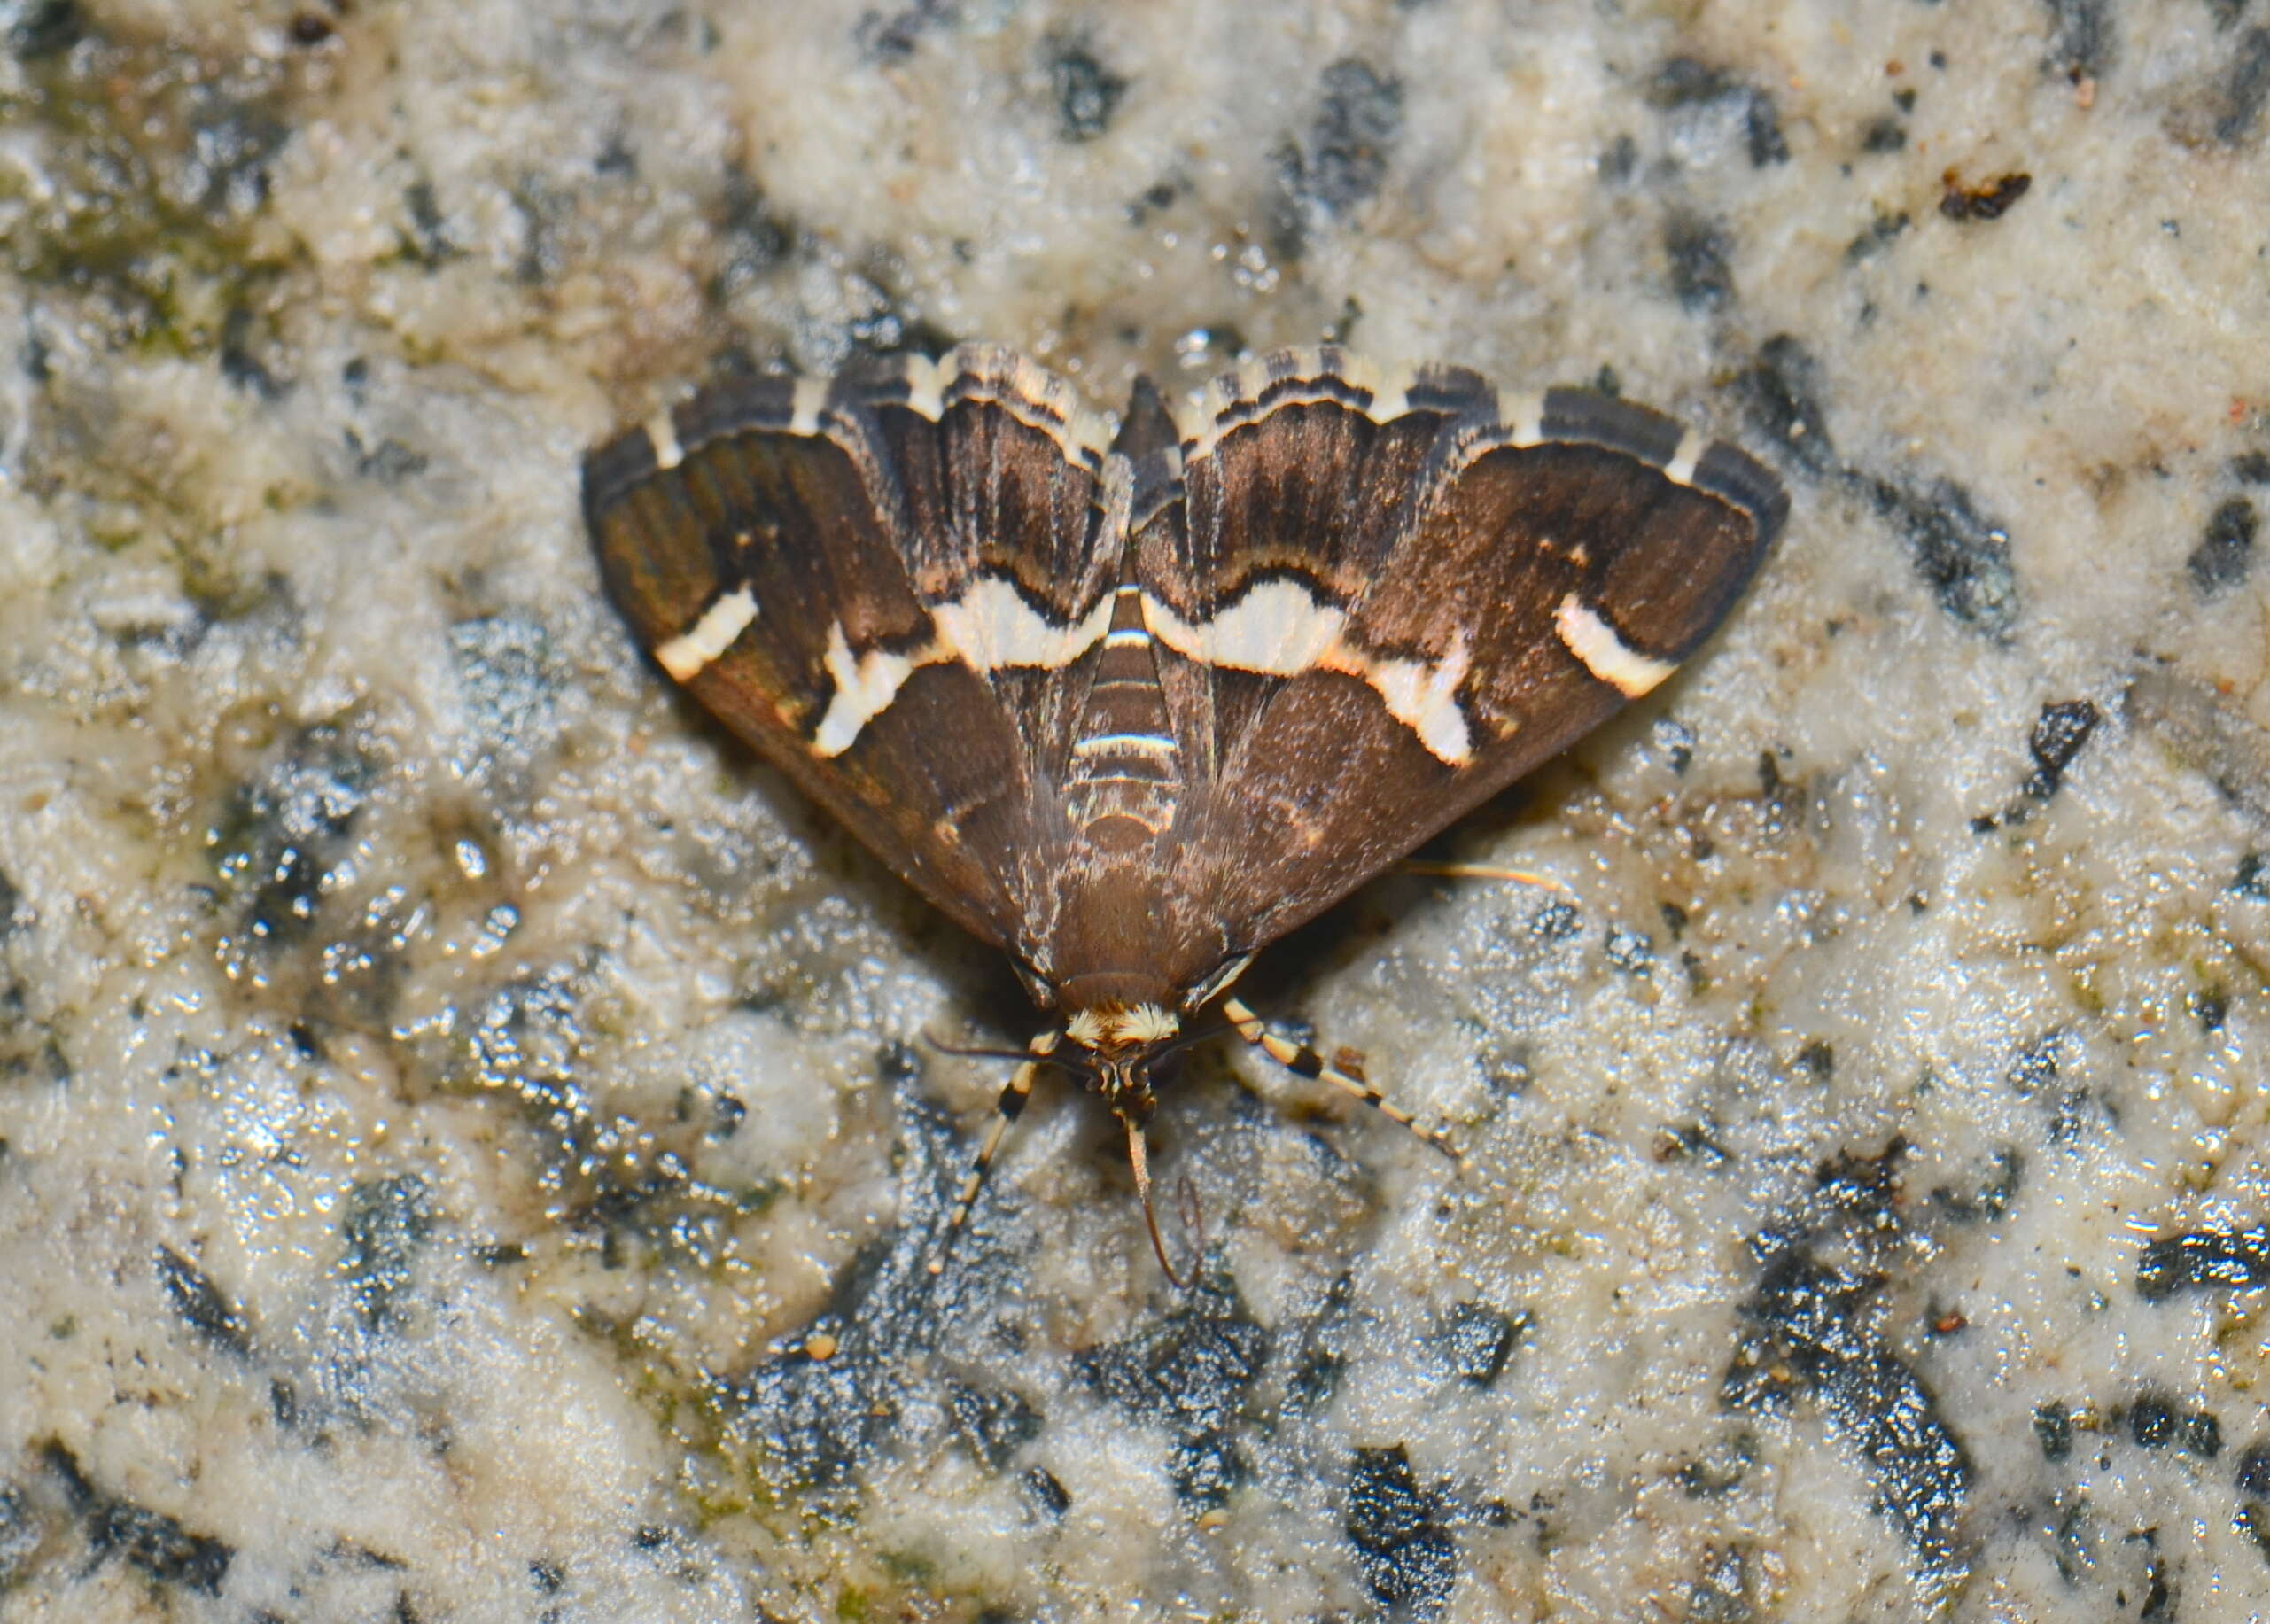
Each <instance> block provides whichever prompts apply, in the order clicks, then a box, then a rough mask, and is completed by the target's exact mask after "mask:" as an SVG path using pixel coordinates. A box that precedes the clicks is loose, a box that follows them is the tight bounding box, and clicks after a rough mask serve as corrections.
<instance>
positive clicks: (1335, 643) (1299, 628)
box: [1143, 579, 1473, 767]
mask: <svg viewBox="0 0 2270 1624" xmlns="http://www.w3.org/2000/svg"><path fill="white" fill-rule="evenodd" d="M1143 617H1144V619H1145V620H1146V621H1147V623H1148V624H1149V626H1150V628H1151V633H1152V635H1153V636H1154V637H1156V638H1157V639H1158V640H1159V641H1161V642H1162V643H1164V644H1166V646H1167V647H1168V648H1170V649H1173V650H1174V651H1175V652H1176V653H1177V654H1179V655H1181V656H1183V657H1185V658H1186V659H1193V660H1196V661H1198V662H1199V663H1200V664H1206V665H1219V666H1225V667H1227V668H1228V669H1230V670H1232V671H1251V672H1260V673H1261V674H1262V675H1263V676H1270V677H1295V676H1298V675H1300V674H1301V673H1302V672H1307V671H1333V672H1340V673H1341V674H1342V675H1343V676H1349V677H1355V678H1357V679H1359V680H1362V681H1364V682H1367V683H1369V684H1371V686H1372V688H1373V689H1374V690H1376V691H1377V692H1378V694H1379V695H1380V700H1381V701H1382V702H1383V703H1385V704H1386V705H1387V707H1388V715H1390V716H1392V717H1394V718H1395V720H1397V721H1399V722H1401V723H1402V724H1403V726H1404V727H1408V728H1410V729H1411V731H1412V732H1413V733H1415V734H1418V735H1419V742H1420V743H1421V744H1423V745H1425V746H1426V747H1427V751H1428V752H1429V753H1430V754H1432V755H1433V756H1434V758H1436V759H1438V760H1440V761H1443V762H1447V763H1448V764H1449V765H1451V766H1454V767H1456V766H1464V765H1465V764H1466V763H1467V762H1469V761H1471V760H1472V759H1473V734H1471V732H1469V730H1468V729H1467V727H1466V719H1465V712H1464V711H1462V710H1460V709H1459V707H1458V685H1459V684H1460V683H1462V682H1464V681H1465V678H1466V670H1467V657H1466V649H1465V643H1464V642H1463V641H1461V642H1460V643H1458V645H1457V646H1455V647H1454V648H1452V649H1451V650H1450V653H1449V654H1448V655H1446V656H1445V657H1443V658H1442V660H1441V661H1439V662H1434V663H1430V662H1427V661H1424V660H1399V659H1388V658H1384V657H1380V656H1376V655H1372V654H1368V653H1366V652H1365V651H1364V649H1359V648H1357V646H1356V645H1354V644H1353V643H1350V642H1349V641H1347V639H1346V637H1345V636H1344V635H1343V633H1344V632H1345V631H1346V629H1347V626H1348V615H1347V612H1346V611H1345V610H1340V609H1336V608H1334V607H1333V606H1332V605H1330V604H1325V603H1319V602H1317V601H1316V599H1315V598H1313V597H1311V596H1310V594H1309V593H1308V591H1307V589H1306V588H1304V587H1302V586H1300V585H1299V584H1298V583H1297V582H1294V581H1289V580H1284V579H1271V580H1265V581H1262V582H1260V583H1258V584H1257V585H1255V587H1253V589H1252V590H1251V591H1249V592H1248V593H1247V594H1245V596H1243V597H1241V598H1240V599H1239V600H1238V601H1237V602H1234V603H1232V604H1231V605H1230V606H1229V607H1228V608H1227V609H1225V610H1223V611H1222V612H1221V613H1220V614H1218V615H1217V616H1215V617H1214V618H1212V619H1211V620H1205V621H1197V622H1193V621H1187V620H1185V619H1183V618H1181V617H1180V616H1178V615H1177V614H1176V613H1175V612H1174V610H1170V609H1169V608H1168V607H1167V606H1166V605H1165V604H1163V603H1161V602H1158V601H1156V600H1155V599H1154V598H1152V597H1150V596H1148V595H1146V596H1145V598H1144V599H1143Z"/></svg>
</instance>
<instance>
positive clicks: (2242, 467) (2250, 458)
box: [2231, 451, 2270, 485]
mask: <svg viewBox="0 0 2270 1624" xmlns="http://www.w3.org/2000/svg"><path fill="white" fill-rule="evenodd" d="M2231 478H2234V479H2235V480H2237V481H2238V482H2239V483H2240V484H2241V485H2270V451H2242V452H2240V453H2239V454H2238V455H2236V456H2235V457H2233V458H2232V459H2231Z"/></svg>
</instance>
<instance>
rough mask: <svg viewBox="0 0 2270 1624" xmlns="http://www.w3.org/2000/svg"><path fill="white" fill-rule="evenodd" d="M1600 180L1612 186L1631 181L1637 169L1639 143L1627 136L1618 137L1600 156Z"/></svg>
mask: <svg viewBox="0 0 2270 1624" xmlns="http://www.w3.org/2000/svg"><path fill="white" fill-rule="evenodd" d="M1599 164H1600V178H1601V179H1602V180H1604V181H1606V182H1608V183H1610V184H1612V185H1619V186H1620V185H1621V184H1622V183H1624V182H1626V181H1628V180H1629V179H1631V177H1632V175H1633V173H1634V172H1635V171H1636V170H1637V169H1638V167H1639V143H1638V142H1636V141H1634V140H1633V139H1632V138H1631V137H1630V136H1628V135H1627V136H1617V137H1616V138H1615V139H1614V140H1613V141H1612V142H1610V143H1609V144H1608V150H1607V151H1606V152H1603V153H1601V154H1600V159H1599Z"/></svg>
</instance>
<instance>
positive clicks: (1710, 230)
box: [1663, 214, 1734, 310]
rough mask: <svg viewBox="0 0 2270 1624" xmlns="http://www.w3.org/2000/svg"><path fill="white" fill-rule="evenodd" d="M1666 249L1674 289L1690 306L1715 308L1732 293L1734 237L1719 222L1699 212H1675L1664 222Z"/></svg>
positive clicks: (1685, 303) (1697, 308)
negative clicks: (1717, 224)
mask: <svg viewBox="0 0 2270 1624" xmlns="http://www.w3.org/2000/svg"><path fill="white" fill-rule="evenodd" d="M1663 252H1664V255H1665V257H1666V258H1667V259H1668V260H1669V262H1670V270H1671V291H1673V292H1674V293H1675V294H1677V295H1678V298H1679V302H1680V303H1681V304H1682V305H1684V306H1685V307H1687V308H1688V309H1690V310H1710V309H1715V308H1716V307H1719V306H1720V305H1722V304H1724V303H1725V302H1726V301H1727V300H1728V299H1730V298H1731V297H1732V296H1733V293H1734V271H1733V267H1732V265H1731V264H1730V256H1731V255H1732V253H1733V241H1732V239H1731V238H1730V237H1728V236H1727V234H1726V233H1725V231H1724V230H1722V229H1720V228H1719V227H1718V226H1716V225H1714V224H1712V223H1711V222H1710V221H1707V220H1705V219H1703V218H1702V217H1700V216H1699V215H1696V214H1674V215H1672V216H1671V218H1670V219H1669V220H1668V221H1665V222H1664V226H1663Z"/></svg>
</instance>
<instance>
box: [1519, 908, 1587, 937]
mask: <svg viewBox="0 0 2270 1624" xmlns="http://www.w3.org/2000/svg"><path fill="white" fill-rule="evenodd" d="M1581 928H1582V925H1581V921H1579V920H1578V918H1577V913H1576V905H1574V903H1567V902H1560V901H1553V902H1549V903H1547V904H1545V905H1544V906H1543V907H1542V908H1539V909H1538V910H1537V912H1536V915H1535V917H1534V918H1533V919H1531V920H1530V921H1529V934H1530V935H1532V936H1536V937H1538V938H1539V939H1540V940H1542V941H1546V942H1566V940H1568V938H1569V937H1571V936H1574V935H1575V934H1576V933H1577V931H1578V930H1579V929H1581Z"/></svg>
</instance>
